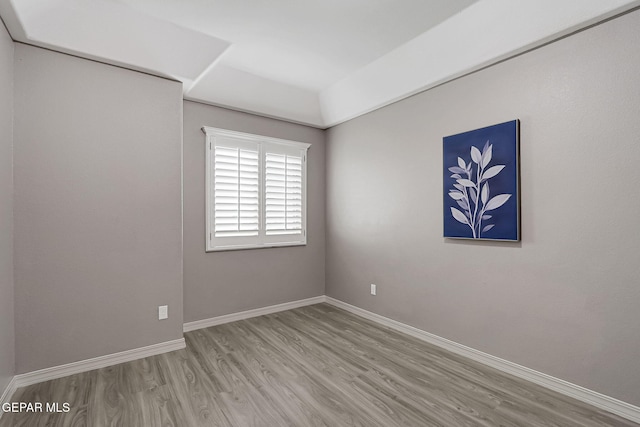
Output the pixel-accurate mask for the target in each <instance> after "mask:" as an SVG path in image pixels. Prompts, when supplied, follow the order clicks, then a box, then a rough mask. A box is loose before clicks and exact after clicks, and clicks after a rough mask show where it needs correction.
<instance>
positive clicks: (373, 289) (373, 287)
mask: <svg viewBox="0 0 640 427" xmlns="http://www.w3.org/2000/svg"><path fill="white" fill-rule="evenodd" d="M375 294H376V285H374V284H373V283H372V284H371V295H375Z"/></svg>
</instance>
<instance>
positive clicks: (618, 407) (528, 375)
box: [326, 297, 640, 423]
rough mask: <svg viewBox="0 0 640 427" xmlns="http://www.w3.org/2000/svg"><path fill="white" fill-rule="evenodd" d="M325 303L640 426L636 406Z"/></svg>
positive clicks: (366, 313)
mask: <svg viewBox="0 0 640 427" xmlns="http://www.w3.org/2000/svg"><path fill="white" fill-rule="evenodd" d="M326 298H327V299H326V302H327V303H329V304H331V305H334V306H336V307H338V308H341V309H343V310H346V311H348V312H350V313H353V314H355V315H358V316H360V317H364V318H365V319H369V320H371V321H374V322H376V323H379V324H381V325H383V326H387V327H389V328H391V329H394V330H396V331H399V332H403V333H405V334H407V335H411V336H412V337H415V338H418V339H421V340H423V341H426V342H428V343H430V344H433V345H436V346H438V347H441V348H443V349H445V350H449V351H451V352H452V353H456V354H459V355H461V356H465V357H467V358H469V359H471V360H474V361H476V362H479V363H482V364H484V365H488V366H491V367H492V368H495V369H498V370H500V371H502V372H506V373H508V374H511V375H514V376H516V377H519V378H522V379H525V380H527V381H531V382H532V383H535V384H538V385H541V386H543V387H546V388H548V389H551V390H554V391H557V392H559V393H562V394H564V395H565V396H569V397H572V398H574V399H576V400H580V401H582V402H585V403H588V404H590V405H593V406H595V407H597V408H600V409H604V410H605V411H609V412H611V413H613V414H616V415H619V416H621V417H624V418H626V419H628V420H631V421H634V422H637V423H640V407H637V406H634V405H631V404H629V403H626V402H623V401H621V400H618V399H614V398H613V397H609V396H606V395H604V394H601V393H598V392H596V391H593V390H589V389H587V388H584V387H581V386H579V385H576V384H572V383H570V382H568V381H564V380H561V379H559V378H555V377H552V376H551V375H547V374H543V373H542V372H538V371H535V370H533V369H529V368H526V367H524V366H521V365H518V364H516V363H513V362H509V361H508V360H504V359H500V358H499V357H495V356H492V355H490V354H487V353H484V352H482V351H479V350H476V349H473V348H471V347H467V346H465V345H462V344H458V343H457V342H454V341H451V340H448V339H446V338H442V337H439V336H437V335H434V334H430V333H429V332H425V331H423V330H422V329H418V328H415V327H413V326H409V325H407V324H404V323H401V322H398V321H396V320H393V319H389V318H388V317H384V316H381V315H379V314H376V313H372V312H370V311H367V310H364V309H362V308H359V307H356V306H354V305H351V304H347V303H346V302H342V301H340V300H337V299H335V298H331V297H326Z"/></svg>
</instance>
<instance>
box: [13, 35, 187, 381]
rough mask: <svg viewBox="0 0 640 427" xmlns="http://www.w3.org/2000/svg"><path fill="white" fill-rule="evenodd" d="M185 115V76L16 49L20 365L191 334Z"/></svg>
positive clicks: (47, 363) (108, 351)
mask: <svg viewBox="0 0 640 427" xmlns="http://www.w3.org/2000/svg"><path fill="white" fill-rule="evenodd" d="M181 125H182V86H181V84H180V83H176V82H172V81H169V80H165V79H160V78H156V77H151V76H148V75H146V74H141V73H136V72H132V71H128V70H124V69H121V68H117V67H112V66H107V65H104V64H100V63H96V62H92V61H87V60H83V59H78V58H74V57H71V56H67V55H63V54H59V53H54V52H51V51H47V50H44V49H38V48H34V47H30V46H26V45H21V44H17V45H16V50H15V122H14V131H15V134H14V137H15V139H14V141H15V147H14V148H15V150H14V156H15V159H14V170H15V174H14V178H15V199H14V203H15V223H14V225H15V252H14V256H15V270H14V272H15V310H16V361H17V363H16V370H17V372H18V373H23V372H27V371H33V370H36V369H41V368H46V367H49V366H55V365H60V364H64V363H69V362H73V361H77V360H83V359H88V358H92V357H96V356H101V355H105V354H111V353H115V352H119V351H123V350H129V349H133V348H138V347H143V346H147V345H150V344H155V343H159V342H164V341H169V340H174V339H178V338H181V337H182V323H183V319H182V253H181V245H182V242H181V202H180V197H181V196H180V193H181V190H180V186H181V142H182V126H181ZM161 304H168V305H169V319H168V320H163V321H158V315H157V308H158V305H161Z"/></svg>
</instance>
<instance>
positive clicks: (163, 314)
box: [158, 305, 169, 320]
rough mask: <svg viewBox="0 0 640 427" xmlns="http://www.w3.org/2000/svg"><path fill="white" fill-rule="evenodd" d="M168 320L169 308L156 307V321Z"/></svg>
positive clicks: (163, 306)
mask: <svg viewBox="0 0 640 427" xmlns="http://www.w3.org/2000/svg"><path fill="white" fill-rule="evenodd" d="M168 318H169V306H168V305H160V306H158V320H163V319H168Z"/></svg>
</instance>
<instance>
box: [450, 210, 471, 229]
mask: <svg viewBox="0 0 640 427" xmlns="http://www.w3.org/2000/svg"><path fill="white" fill-rule="evenodd" d="M451 215H453V217H454V218H455V219H456V220H458V221H459V222H461V223H463V224H467V225H468V224H469V221H468V220H467V217H466V216H464V214H463V213H462V212H460V211H459V210H458V209H456V208H451Z"/></svg>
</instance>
